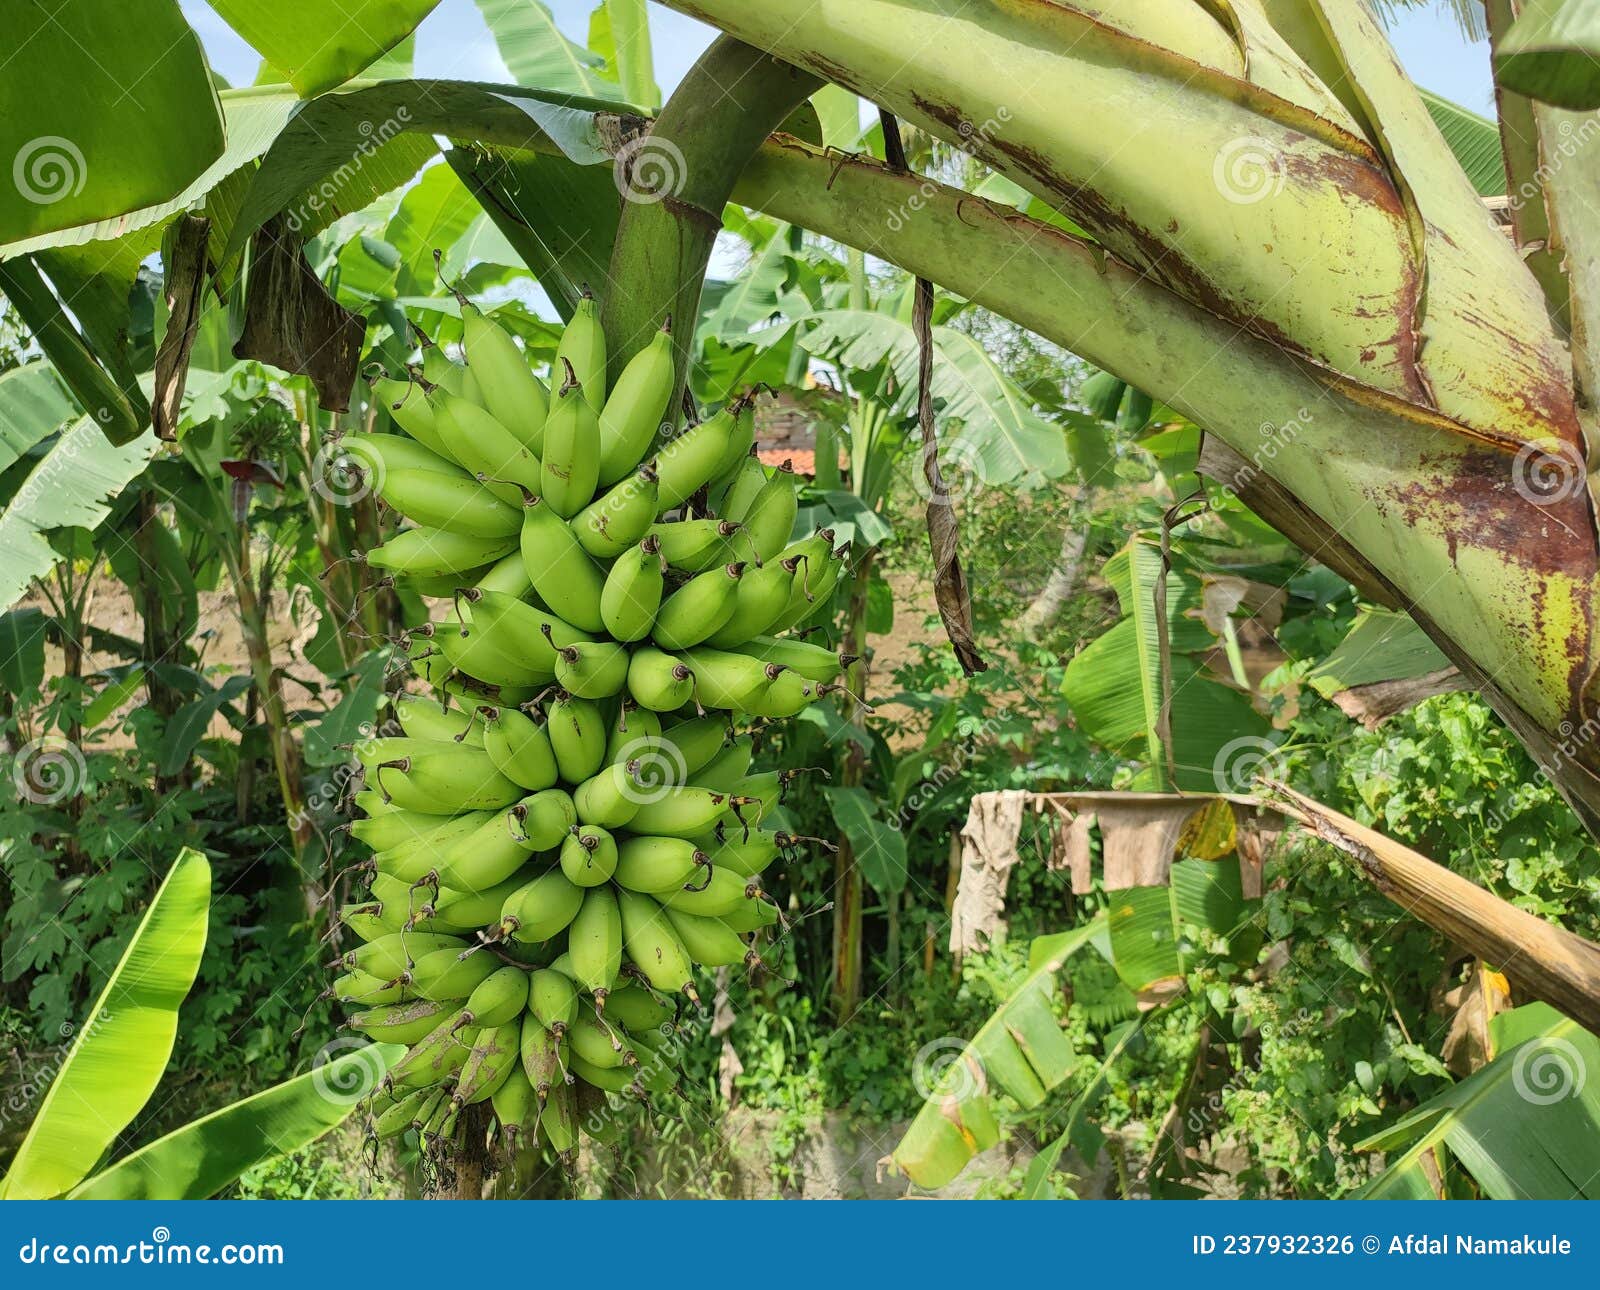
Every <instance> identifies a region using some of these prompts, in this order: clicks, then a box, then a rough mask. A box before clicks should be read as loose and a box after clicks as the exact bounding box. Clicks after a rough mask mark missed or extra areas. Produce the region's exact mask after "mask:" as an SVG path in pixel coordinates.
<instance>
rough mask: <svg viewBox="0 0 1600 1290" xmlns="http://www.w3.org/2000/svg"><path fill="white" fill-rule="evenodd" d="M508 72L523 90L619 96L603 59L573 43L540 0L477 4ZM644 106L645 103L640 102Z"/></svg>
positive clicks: (493, 0) (498, 0) (486, 0)
mask: <svg viewBox="0 0 1600 1290" xmlns="http://www.w3.org/2000/svg"><path fill="white" fill-rule="evenodd" d="M477 3H478V12H479V13H481V14H482V15H483V20H484V22H486V23H487V24H488V26H489V31H490V33H491V34H492V35H493V36H494V43H495V45H496V46H497V47H498V48H499V50H500V58H501V60H502V61H503V62H504V63H505V65H506V70H507V71H509V72H510V73H511V77H512V79H513V80H514V81H516V82H517V84H518V85H531V86H534V87H536V88H538V89H541V90H556V91H559V92H565V93H568V94H592V95H596V96H599V97H601V98H607V97H612V96H615V95H617V94H618V92H619V91H618V88H617V85H616V84H615V81H614V79H613V78H608V77H607V76H606V74H605V72H604V70H603V69H602V66H601V64H602V62H603V61H604V60H602V59H601V57H600V56H599V55H598V54H596V53H594V52H592V51H591V50H587V49H585V48H584V47H583V46H582V45H580V44H578V43H577V42H576V41H572V40H568V39H567V37H566V36H564V35H563V34H562V32H561V28H560V27H558V26H557V25H556V20H555V16H554V15H553V14H552V13H551V12H550V9H549V6H547V5H544V4H542V3H540V0H477ZM640 102H641V103H642V102H643V100H640Z"/></svg>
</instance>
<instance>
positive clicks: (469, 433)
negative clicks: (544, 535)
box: [432, 390, 541, 502]
mask: <svg viewBox="0 0 1600 1290" xmlns="http://www.w3.org/2000/svg"><path fill="white" fill-rule="evenodd" d="M432 404H433V423H434V425H435V426H436V427H437V429H438V431H439V438H440V439H441V440H442V441H443V442H444V445H445V447H446V448H448V449H449V450H450V454H451V456H453V457H454V458H455V459H456V460H457V461H459V462H460V463H461V464H462V465H463V466H465V467H466V468H467V469H468V470H469V471H471V472H472V474H473V475H474V476H475V477H477V478H479V479H481V480H482V481H483V482H484V484H485V486H486V487H488V488H489V489H490V491H491V492H493V493H495V494H496V495H497V496H499V497H500V498H501V500H503V501H508V502H509V501H512V500H514V499H515V498H516V497H517V496H518V493H517V491H516V489H514V488H512V487H511V486H512V485H521V487H523V488H527V489H531V490H532V491H534V492H538V491H539V487H540V480H541V476H540V469H541V466H540V462H539V458H538V457H537V456H536V455H535V454H534V452H533V451H532V450H531V449H530V448H529V447H528V446H527V444H525V443H523V442H522V440H521V439H519V438H517V436H516V435H514V434H512V433H511V431H510V430H507V429H506V428H505V426H503V425H501V424H500V422H499V421H497V420H496V419H495V418H494V416H493V415H492V414H490V413H488V412H485V411H484V410H483V409H482V408H480V407H478V406H477V405H476V404H473V403H471V402H469V401H468V400H466V399H464V398H459V397H457V396H456V395H454V394H451V393H450V392H449V391H448V390H435V391H434V392H433V395H432Z"/></svg>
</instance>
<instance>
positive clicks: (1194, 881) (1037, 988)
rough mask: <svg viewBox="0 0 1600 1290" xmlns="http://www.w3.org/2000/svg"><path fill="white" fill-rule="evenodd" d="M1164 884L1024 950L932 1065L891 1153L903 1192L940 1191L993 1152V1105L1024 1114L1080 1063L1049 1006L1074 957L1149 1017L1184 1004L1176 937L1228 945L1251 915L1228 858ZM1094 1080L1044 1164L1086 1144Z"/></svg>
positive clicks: (1183, 866) (1184, 952)
mask: <svg viewBox="0 0 1600 1290" xmlns="http://www.w3.org/2000/svg"><path fill="white" fill-rule="evenodd" d="M1170 875H1171V876H1170V882H1169V884H1168V885H1167V886H1163V887H1129V888H1126V889H1123V890H1121V891H1115V892H1111V893H1109V896H1110V902H1111V903H1110V908H1109V909H1108V910H1107V911H1106V912H1105V913H1103V914H1101V915H1099V916H1098V917H1096V918H1094V919H1092V920H1091V921H1090V922H1088V923H1086V924H1084V925H1083V926H1082V927H1077V928H1074V929H1072V930H1071V931H1067V932H1058V933H1056V934H1054V935H1051V936H1040V937H1037V938H1036V939H1035V940H1034V942H1033V943H1032V945H1030V946H1029V948H1028V975H1027V977H1026V978H1024V980H1023V982H1022V984H1021V985H1020V986H1018V987H1017V989H1016V991H1015V992H1014V993H1013V994H1012V995H1011V996H1010V997H1009V998H1008V999H1007V1000H1006V1001H1005V1003H1004V1004H1003V1005H1002V1006H1001V1007H1000V1009H999V1010H998V1011H997V1012H996V1013H995V1014H994V1015H993V1016H992V1017H990V1018H989V1020H988V1021H986V1022H985V1023H984V1025H983V1028H982V1029H981V1030H979V1031H978V1033H977V1034H976V1035H974V1036H973V1037H972V1039H971V1041H970V1042H969V1043H968V1044H966V1045H965V1046H964V1047H963V1048H962V1049H961V1050H960V1053H959V1055H957V1056H956V1057H955V1059H954V1060H953V1061H950V1062H949V1063H948V1064H941V1066H940V1069H939V1072H938V1079H937V1080H936V1081H935V1082H934V1085H933V1088H932V1089H931V1090H930V1094H929V1097H928V1100H927V1102H926V1103H924V1105H923V1107H922V1110H920V1111H919V1112H918V1113H917V1116H916V1119H914V1120H913V1121H912V1122H911V1127H910V1128H909V1129H907V1130H906V1134H905V1137H904V1138H902V1139H901V1141H900V1145H899V1146H897V1147H896V1148H895V1150H894V1153H893V1157H892V1158H893V1160H894V1163H895V1165H896V1166H897V1167H898V1168H899V1169H900V1170H901V1171H902V1172H904V1173H905V1174H906V1176H907V1177H909V1178H910V1179H911V1181H912V1182H914V1183H916V1184H917V1185H918V1186H919V1187H926V1188H929V1189H933V1188H938V1187H943V1186H945V1185H947V1184H948V1183H950V1182H951V1181H953V1180H954V1179H955V1177H956V1176H957V1175H958V1174H959V1173H960V1172H961V1170H962V1169H964V1168H965V1167H966V1165H967V1162H968V1161H970V1160H971V1159H972V1157H973V1156H975V1155H977V1154H978V1152H980V1151H983V1150H986V1149H987V1148H989V1147H991V1146H993V1145H994V1144H995V1143H996V1142H997V1141H998V1140H999V1125H998V1123H997V1121H996V1118H995V1112H994V1105H993V1098H994V1095H995V1094H996V1093H998V1092H1004V1093H1008V1094H1010V1095H1011V1097H1013V1098H1014V1099H1015V1100H1016V1101H1017V1102H1018V1103H1020V1104H1021V1105H1022V1106H1024V1107H1035V1106H1038V1105H1039V1104H1040V1103H1042V1102H1043V1101H1044V1099H1045V1095H1046V1094H1047V1093H1048V1092H1049V1091H1050V1090H1051V1089H1053V1088H1055V1087H1056V1085H1058V1084H1060V1083H1061V1082H1062V1080H1064V1079H1066V1078H1067V1077H1068V1076H1069V1075H1071V1074H1072V1073H1073V1071H1074V1070H1075V1069H1076V1068H1077V1065H1078V1055H1077V1054H1076V1053H1075V1052H1074V1050H1073V1048H1072V1046H1071V1044H1070V1043H1068V1041H1067V1039H1066V1036H1065V1035H1064V1034H1063V1033H1062V1030H1061V1024H1060V1022H1059V1021H1058V1020H1057V1019H1056V1015H1055V1012H1054V1010H1053V1008H1052V1006H1051V1005H1052V1002H1053V1000H1054V997H1055V993H1056V981H1057V978H1058V977H1059V976H1060V973H1061V972H1062V970H1063V969H1064V968H1065V966H1066V964H1067V962H1068V960H1069V959H1071V958H1072V956H1073V955H1075V954H1077V953H1078V952H1079V951H1080V950H1082V949H1083V948H1084V947H1085V946H1093V947H1094V949H1095V950H1096V951H1097V952H1098V953H1100V954H1101V955H1102V956H1103V957H1104V958H1105V959H1106V960H1107V961H1108V962H1109V963H1110V964H1111V965H1112V966H1113V967H1114V968H1115V969H1116V972H1117V975H1118V976H1119V977H1120V978H1121V979H1122V982H1123V983H1124V984H1125V985H1126V986H1127V988H1128V989H1129V990H1130V991H1131V992H1132V993H1133V994H1134V995H1135V996H1138V997H1139V998H1140V1000H1141V1002H1142V1004H1143V1005H1144V1006H1145V1007H1146V1008H1147V1009H1148V1008H1151V1007H1155V1006H1159V1005H1160V1004H1161V1003H1163V1002H1165V1001H1167V1000H1170V999H1173V998H1176V997H1177V996H1178V995H1179V994H1180V993H1181V992H1182V988H1183V975H1182V974H1183V972H1184V971H1185V970H1186V969H1187V967H1188V966H1189V965H1190V960H1191V959H1192V958H1193V951H1192V949H1191V947H1190V946H1189V945H1188V943H1187V941H1186V940H1185V938H1184V936H1183V934H1182V928H1183V926H1184V925H1186V924H1193V925H1195V926H1198V927H1202V928H1204V929H1205V930H1206V931H1208V932H1210V933H1211V934H1212V935H1213V936H1219V937H1226V936H1228V935H1229V934H1231V933H1233V932H1234V931H1235V930H1236V929H1238V928H1239V926H1240V925H1241V923H1242V922H1243V920H1244V919H1245V917H1246V916H1247V915H1248V914H1249V913H1250V911H1251V910H1252V909H1253V908H1254V902H1251V901H1247V900H1245V899H1244V896H1243V894H1242V891H1241V883H1240V875H1239V860H1238V856H1237V855H1227V856H1224V857H1222V858H1221V859H1217V860H1197V859H1187V860H1179V861H1176V862H1174V864H1173V865H1172V868H1171V871H1170ZM1127 1038H1128V1036H1127V1035H1126V1034H1124V1036H1123V1039H1122V1041H1121V1042H1118V1043H1115V1044H1113V1047H1112V1051H1111V1052H1109V1053H1108V1054H1107V1057H1106V1059H1105V1060H1106V1062H1110V1061H1112V1060H1114V1059H1115V1057H1116V1056H1117V1054H1118V1053H1120V1052H1121V1050H1122V1048H1123V1047H1125V1044H1126V1040H1127ZM925 1054H926V1050H925ZM947 1055H948V1054H943V1053H941V1054H940V1056H941V1058H942V1057H943V1056H947ZM923 1060H925V1057H924V1059H923ZM1104 1073H1105V1072H1104V1063H1103V1064H1102V1069H1101V1071H1100V1073H1099V1075H1097V1076H1096V1077H1095V1078H1094V1080H1092V1081H1091V1082H1090V1085H1089V1087H1088V1088H1087V1089H1086V1090H1085V1091H1084V1093H1083V1094H1082V1095H1080V1098H1079V1099H1078V1100H1076V1101H1075V1102H1074V1103H1073V1104H1072V1106H1070V1107H1069V1108H1068V1109H1067V1113H1066V1118H1065V1124H1066V1126H1067V1128H1066V1132H1065V1133H1064V1134H1063V1136H1062V1138H1061V1139H1060V1140H1058V1141H1057V1142H1055V1143H1053V1144H1051V1146H1050V1147H1049V1148H1047V1150H1048V1151H1049V1152H1050V1153H1053V1154H1052V1159H1058V1158H1059V1157H1060V1154H1061V1152H1062V1151H1063V1150H1064V1149H1065V1147H1066V1146H1067V1145H1068V1144H1070V1143H1078V1142H1081V1141H1084V1140H1086V1135H1087V1134H1088V1133H1089V1130H1086V1129H1085V1127H1084V1118H1085V1116H1086V1115H1087V1114H1088V1112H1089V1110H1090V1109H1091V1108H1092V1104H1093V1101H1094V1099H1095V1098H1096V1097H1097V1096H1098V1090H1097V1087H1096V1086H1097V1084H1099V1083H1100V1081H1101V1080H1103V1078H1104ZM1046 1172H1048V1171H1046ZM1033 1186H1034V1189H1035V1194H1037V1193H1038V1192H1039V1191H1040V1190H1042V1188H1043V1186H1044V1178H1043V1176H1041V1177H1039V1178H1036V1179H1034V1180H1033Z"/></svg>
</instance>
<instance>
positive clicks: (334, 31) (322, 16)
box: [211, 0, 439, 98]
mask: <svg viewBox="0 0 1600 1290" xmlns="http://www.w3.org/2000/svg"><path fill="white" fill-rule="evenodd" d="M438 3H439V0H339V2H338V3H337V4H328V3H326V0H212V5H211V7H212V8H213V9H215V10H216V11H217V13H218V14H219V15H220V16H221V17H222V20H223V21H224V22H226V23H227V24H228V26H230V27H232V28H233V29H234V30H235V31H236V32H238V33H239V34H240V35H241V36H243V37H244V38H245V39H246V40H247V41H249V42H250V44H251V45H252V46H253V47H254V48H255V50H256V52H257V53H259V54H260V55H261V56H262V57H263V58H265V59H266V60H267V62H268V63H270V64H271V65H272V66H273V67H274V68H275V69H277V70H278V71H280V72H282V73H283V74H284V75H285V76H287V77H288V78H289V83H290V84H291V85H293V86H294V87H295V89H297V90H298V91H300V93H301V94H303V95H305V96H306V97H308V98H309V97H310V96H311V95H313V94H320V93H321V92H322V91H323V90H331V89H332V88H333V87H334V86H335V85H342V84H343V83H344V82H345V81H348V80H349V79H350V78H351V77H352V76H355V75H356V74H357V73H359V72H360V71H361V70H362V69H363V68H365V67H367V66H369V65H370V64H371V63H373V62H374V61H376V59H377V58H378V57H379V55H381V54H384V53H387V52H388V51H389V50H390V49H392V48H394V46H396V45H398V44H399V43H400V42H401V41H402V40H404V39H405V38H406V37H407V36H409V35H410V34H411V33H412V31H413V30H415V28H416V26H417V24H418V23H419V22H421V21H422V20H423V19H424V18H426V17H427V16H428V14H429V13H431V12H432V11H433V8H434V6H435V5H437V4H438Z"/></svg>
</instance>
